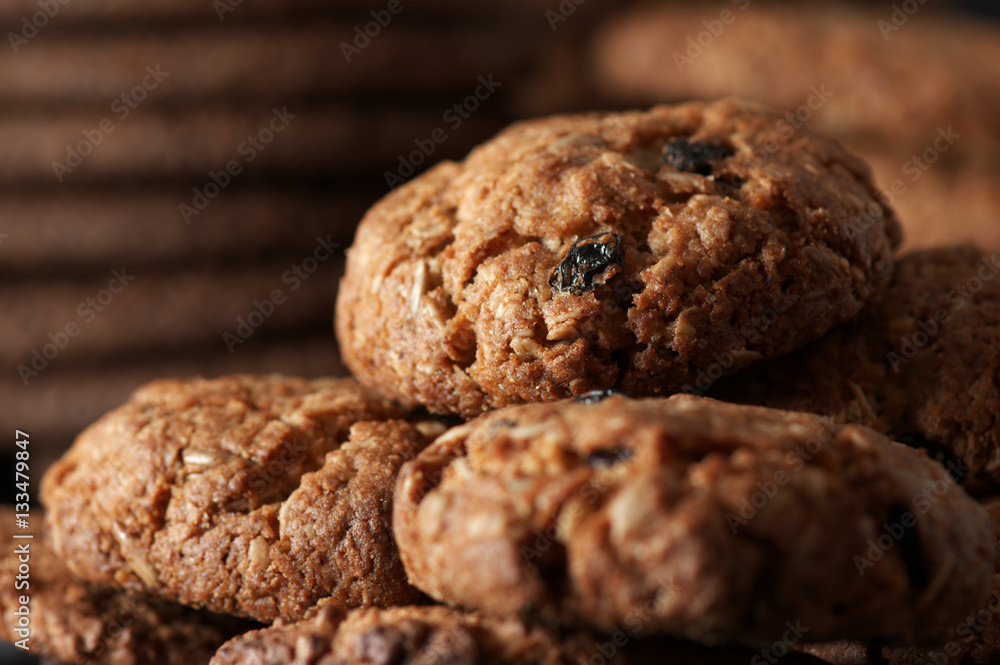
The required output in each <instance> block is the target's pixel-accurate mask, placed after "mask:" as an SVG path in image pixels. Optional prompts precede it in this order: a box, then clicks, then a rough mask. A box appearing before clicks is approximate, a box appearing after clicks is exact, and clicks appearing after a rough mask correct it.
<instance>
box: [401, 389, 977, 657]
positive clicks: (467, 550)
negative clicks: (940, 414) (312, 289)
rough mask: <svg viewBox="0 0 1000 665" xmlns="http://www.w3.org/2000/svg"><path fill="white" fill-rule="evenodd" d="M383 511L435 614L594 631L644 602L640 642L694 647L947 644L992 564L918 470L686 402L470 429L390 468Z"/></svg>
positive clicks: (498, 418) (789, 422) (873, 443)
mask: <svg viewBox="0 0 1000 665" xmlns="http://www.w3.org/2000/svg"><path fill="white" fill-rule="evenodd" d="M395 501H396V504H395V510H394V521H393V525H394V529H395V534H396V540H397V543H398V544H399V547H400V555H401V557H402V559H403V562H404V564H405V566H406V570H407V573H408V574H409V576H410V580H411V581H412V582H413V584H415V585H416V586H418V587H420V588H421V589H422V590H423V591H425V592H427V593H428V594H430V595H431V596H432V597H434V598H436V599H438V600H441V601H446V602H450V603H455V604H458V605H462V606H467V607H474V608H479V609H483V610H485V611H490V612H497V613H502V614H507V615H513V614H520V615H524V614H525V613H528V614H530V615H537V616H539V617H541V618H542V619H544V620H555V621H559V622H564V623H565V622H567V621H580V620H583V621H586V622H588V623H591V624H593V625H596V626H599V627H600V628H602V629H605V630H615V629H617V628H620V627H625V628H629V627H630V626H629V624H630V623H631V622H632V619H630V617H632V618H634V616H635V615H634V613H635V611H636V609H637V608H638V607H641V606H643V604H646V603H650V604H651V605H652V607H653V609H652V610H648V608H649V605H645V607H647V611H649V612H650V618H649V620H648V621H647V622H646V623H645V624H644V625H643V626H642V631H643V632H645V633H656V632H658V631H668V632H672V633H674V634H682V635H685V636H687V637H689V638H692V639H698V640H711V639H716V640H733V639H735V640H742V641H745V642H748V643H750V644H754V643H758V642H759V641H761V640H768V641H769V640H773V639H776V638H777V637H779V636H781V635H782V633H783V632H784V631H785V630H786V629H787V626H786V622H787V621H792V622H793V623H794V622H796V621H798V622H799V623H797V624H795V625H801V626H804V627H806V628H807V629H808V631H809V632H808V638H807V639H811V640H824V639H838V638H846V637H855V638H871V639H882V640H889V641H898V642H900V643H914V642H921V643H926V642H929V641H933V640H935V639H946V638H947V636H948V635H949V634H950V632H951V630H952V629H953V627H954V625H955V623H956V622H957V621H959V620H961V619H962V617H964V616H965V615H966V614H967V613H968V611H969V610H970V609H971V608H973V607H975V606H976V605H977V604H978V603H979V602H981V600H982V599H983V598H984V597H985V593H986V588H987V586H988V581H989V576H990V573H991V571H992V569H993V564H994V560H995V558H996V552H995V547H994V545H993V540H992V527H991V525H990V522H989V520H988V518H987V516H986V515H985V514H984V513H983V511H982V509H981V508H979V507H978V506H977V504H976V503H975V502H974V501H972V500H971V499H969V498H968V497H967V496H966V495H965V493H964V492H962V490H961V489H959V488H957V487H955V486H954V485H953V484H952V483H951V482H950V480H949V478H948V476H947V473H946V472H945V470H944V469H942V468H941V467H940V466H939V465H937V464H936V463H934V462H932V461H930V460H927V459H926V458H925V457H924V456H923V455H922V454H920V453H915V452H914V451H912V450H910V449H908V448H906V447H905V446H901V445H898V444H894V443H892V442H890V441H888V440H887V439H885V438H884V437H882V436H880V435H878V434H877V433H875V432H873V431H871V430H868V429H866V428H860V427H855V426H847V427H839V426H834V425H833V424H832V423H830V422H829V421H827V420H825V419H822V418H818V417H815V416H810V415H807V414H797V413H790V412H782V411H777V410H769V409H760V408H754V407H741V406H736V405H730V404H724V403H721V402H716V401H714V400H708V399H704V398H696V397H691V396H674V397H672V398H669V399H666V400H664V399H649V400H629V399H626V398H623V397H608V398H606V399H604V400H603V401H600V402H598V403H593V404H584V403H574V402H560V403H554V404H535V405H525V406H518V407H510V408H507V409H503V410H500V411H496V412H493V413H490V414H487V415H485V416H482V417H481V418H479V419H477V420H475V421H472V422H471V423H469V424H466V425H463V426H461V427H458V428H455V429H453V430H450V431H449V432H448V433H446V434H444V435H443V436H441V437H440V438H439V439H438V440H437V441H436V442H435V443H433V444H432V445H431V446H429V447H428V448H427V449H426V450H425V451H424V452H423V453H421V454H420V455H419V456H418V457H417V458H416V459H415V460H414V461H412V462H409V463H408V464H406V465H405V466H404V467H403V470H402V472H401V473H400V476H399V481H398V483H397V488H396V499H395ZM900 524H902V525H905V526H900ZM887 534H895V535H892V536H890V535H887ZM883 541H885V542H883ZM873 543H875V544H873Z"/></svg>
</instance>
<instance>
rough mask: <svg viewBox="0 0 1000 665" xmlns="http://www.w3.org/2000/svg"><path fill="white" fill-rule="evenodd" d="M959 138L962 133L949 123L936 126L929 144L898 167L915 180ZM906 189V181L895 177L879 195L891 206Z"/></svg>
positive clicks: (885, 203)
mask: <svg viewBox="0 0 1000 665" xmlns="http://www.w3.org/2000/svg"><path fill="white" fill-rule="evenodd" d="M960 138H962V135H961V134H959V133H958V132H956V131H955V130H953V129H952V126H951V125H948V126H947V127H938V129H937V136H936V137H934V140H933V141H932V142H931V143H930V145H928V146H927V147H926V148H924V149H923V150H922V151H920V154H917V155H913V156H912V157H910V159H908V160H906V161H905V162H903V165H902V166H901V167H900V168H901V169H902V171H903V175H905V176H908V180H909V182H910V183H915V182H917V181H918V180H920V178H921V176H923V174H924V173H926V172H927V171H929V170H930V169H931V166H933V165H934V164H935V163H936V162H937V161H938V159H940V158H941V155H943V154H944V153H946V152H948V150H950V149H951V147H952V146H953V145H955V143H956V142H957V141H958V139H960ZM906 191H907V185H906V181H905V180H903V179H902V178H896V179H895V180H893V181H892V182H891V183H889V186H888V188H886V189H885V190H883V191H881V192H880V194H879V196H880V198H881V200H882V203H883V205H886V206H892V205H893V204H894V203H895V202H896V199H897V198H898V197H900V196H903V195H904V194H906Z"/></svg>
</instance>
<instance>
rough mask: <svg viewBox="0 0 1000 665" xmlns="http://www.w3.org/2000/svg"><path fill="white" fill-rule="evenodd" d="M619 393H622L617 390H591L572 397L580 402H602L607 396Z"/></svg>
mask: <svg viewBox="0 0 1000 665" xmlns="http://www.w3.org/2000/svg"><path fill="white" fill-rule="evenodd" d="M621 394H622V393H620V392H618V391H617V390H591V391H590V392H589V393H584V394H582V395H577V396H576V397H574V398H573V401H574V402H579V403H580V404H597V403H598V402H603V401H604V400H606V399H607V398H609V397H613V396H614V395H621Z"/></svg>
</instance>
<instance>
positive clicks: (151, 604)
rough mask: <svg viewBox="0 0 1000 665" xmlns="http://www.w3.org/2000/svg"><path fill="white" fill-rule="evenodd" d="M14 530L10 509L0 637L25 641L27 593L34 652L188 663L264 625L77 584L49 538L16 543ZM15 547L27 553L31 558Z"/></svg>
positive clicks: (118, 661) (2, 530)
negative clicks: (22, 619)
mask: <svg viewBox="0 0 1000 665" xmlns="http://www.w3.org/2000/svg"><path fill="white" fill-rule="evenodd" d="M40 518H41V512H40V511H37V510H36V511H34V513H33V515H32V519H34V520H38V519H40ZM13 527H14V510H13V508H10V507H4V508H2V509H0V538H2V539H3V542H5V543H10V544H12V545H11V547H10V549H9V550H8V553H7V554H6V555H5V556H4V557H3V558H2V559H0V616H2V618H3V623H2V624H0V639H2V640H5V641H7V642H10V643H12V644H13V643H14V642H16V641H17V640H20V639H22V637H23V636H21V635H18V634H16V633H15V632H14V628H15V627H17V626H18V618H19V617H18V616H17V615H15V612H17V611H18V610H19V608H20V607H21V603H20V599H21V598H22V597H25V596H27V597H28V598H29V599H30V600H29V605H28V606H29V608H30V614H29V615H28V618H29V620H30V622H31V623H30V628H31V634H30V639H29V640H28V642H27V644H28V646H29V648H30V651H32V652H33V653H36V654H39V655H41V656H44V657H46V658H53V659H55V660H57V661H59V662H65V663H89V664H91V665H191V663H197V662H205V661H206V660H208V659H209V658H211V656H212V654H213V653H215V651H216V649H218V648H219V646H221V645H222V643H223V642H225V641H226V640H228V639H229V638H231V637H233V636H234V635H237V634H239V633H242V632H244V631H247V630H251V629H253V628H255V627H257V626H259V624H254V623H252V622H249V621H244V620H241V619H236V618H234V617H228V616H221V615H217V614H211V613H209V612H203V611H198V610H193V609H191V608H189V607H184V606H183V605H177V604H175V603H171V602H168V601H165V600H161V599H157V598H149V597H142V596H130V595H128V594H125V593H122V592H120V591H117V590H115V589H111V588H108V587H101V586H98V585H95V584H91V583H88V582H84V581H83V580H79V579H76V578H75V577H74V576H73V575H72V573H70V572H69V570H67V568H66V566H65V564H64V563H63V562H62V561H61V560H60V558H59V557H58V556H57V555H56V554H55V552H53V551H52V548H51V546H50V544H49V542H48V538H47V536H46V535H45V534H44V533H40V532H38V531H36V532H34V533H33V534H32V535H33V537H32V538H31V539H21V540H15V539H14V538H13V534H14V528H13ZM20 533H21V534H22V535H23V534H25V533H29V532H26V531H21V532H20ZM15 545H17V546H19V547H26V548H27V550H28V555H27V559H22V555H21V554H20V553H18V552H17V551H16V550H15V547H14V546H15ZM25 563H27V564H28V568H29V569H30V570H29V572H28V573H26V574H25V573H23V572H20V571H19V568H20V567H21V566H22V564H25ZM18 576H20V579H18ZM25 582H27V583H28V586H24V583H25ZM15 584H20V585H21V586H20V588H18V587H16V586H15Z"/></svg>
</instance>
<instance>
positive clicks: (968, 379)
mask: <svg viewBox="0 0 1000 665" xmlns="http://www.w3.org/2000/svg"><path fill="white" fill-rule="evenodd" d="M998 321H1000V253H998V252H983V251H981V250H978V249H976V248H974V247H969V246H958V247H947V248H939V249H933V250H927V251H923V252H915V253H913V254H909V255H907V256H905V257H903V258H901V259H900V260H899V262H898V264H897V266H896V272H895V275H894V277H893V280H892V283H891V284H890V286H889V289H888V290H887V292H886V295H885V297H884V298H883V302H882V303H881V304H879V305H874V306H872V307H869V308H868V309H867V310H866V311H865V313H864V315H863V316H862V317H861V318H859V319H858V320H857V321H855V322H852V323H850V324H847V325H845V326H842V327H841V328H838V329H837V330H835V331H833V332H831V333H830V334H829V335H828V336H826V337H824V338H823V339H822V340H820V341H818V342H816V343H815V344H812V345H810V346H808V347H806V348H804V349H802V350H801V351H798V352H796V353H795V354H793V355H791V356H788V357H787V358H782V359H780V360H777V361H772V362H768V363H762V364H760V365H758V366H756V367H753V368H750V369H748V370H746V371H745V372H741V373H739V374H737V375H736V376H733V377H729V378H727V379H726V380H724V381H722V382H720V383H719V385H718V386H716V387H715V388H714V389H713V391H711V394H712V395H713V396H717V397H719V398H721V399H726V400H732V401H739V402H752V403H760V404H764V405H766V406H773V407H778V408H787V409H796V410H802V411H811V412H814V413H821V414H825V415H829V416H833V417H835V418H837V419H838V420H841V421H846V422H859V423H864V424H867V425H871V426H874V427H876V428H878V429H880V430H882V431H884V432H886V433H887V434H889V435H890V436H891V437H893V438H895V439H897V440H900V441H903V442H906V443H909V444H912V445H916V446H919V447H922V448H925V449H927V450H928V451H930V452H931V453H932V454H934V455H935V456H938V457H939V458H940V459H941V460H942V461H943V462H946V463H948V464H949V468H950V469H951V470H952V472H953V473H954V475H955V476H956V477H957V478H958V480H959V482H960V483H961V484H962V485H963V486H964V487H966V488H967V489H968V490H969V491H972V492H974V493H977V494H993V493H997V492H1000V387H998V377H1000V327H998V325H997V323H998Z"/></svg>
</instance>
